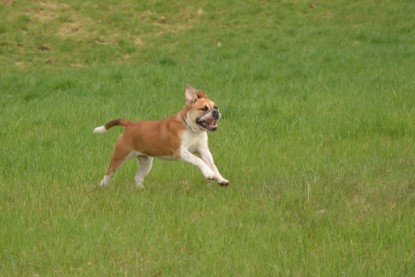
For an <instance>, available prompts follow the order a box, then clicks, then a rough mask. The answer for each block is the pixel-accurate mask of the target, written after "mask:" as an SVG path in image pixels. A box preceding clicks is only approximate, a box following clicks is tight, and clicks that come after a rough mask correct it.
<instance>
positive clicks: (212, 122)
mask: <svg viewBox="0 0 415 277" xmlns="http://www.w3.org/2000/svg"><path fill="white" fill-rule="evenodd" d="M217 121H218V119H217V118H214V117H208V118H207V119H200V118H199V119H197V120H196V123H197V125H199V126H200V127H202V128H203V129H206V130H209V131H216V130H217V129H218V123H217Z"/></svg>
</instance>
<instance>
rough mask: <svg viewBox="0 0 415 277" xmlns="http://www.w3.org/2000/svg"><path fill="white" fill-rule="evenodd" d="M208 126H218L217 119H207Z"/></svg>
mask: <svg viewBox="0 0 415 277" xmlns="http://www.w3.org/2000/svg"><path fill="white" fill-rule="evenodd" d="M205 122H206V124H208V125H209V126H216V119H215V118H213V117H210V118H208V119H206V121H205Z"/></svg>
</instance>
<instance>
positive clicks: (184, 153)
mask: <svg viewBox="0 0 415 277" xmlns="http://www.w3.org/2000/svg"><path fill="white" fill-rule="evenodd" d="M180 159H181V160H182V161H185V162H188V163H191V164H193V165H195V166H197V167H198V168H199V169H200V171H202V174H203V176H205V178H206V179H209V180H214V179H215V177H216V174H215V172H214V171H213V170H212V169H211V168H210V167H209V166H208V165H207V164H206V163H205V162H204V161H203V160H202V159H200V158H199V157H197V156H195V155H193V154H192V153H190V152H189V151H188V150H186V149H181V151H180Z"/></svg>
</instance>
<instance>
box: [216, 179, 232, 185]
mask: <svg viewBox="0 0 415 277" xmlns="http://www.w3.org/2000/svg"><path fill="white" fill-rule="evenodd" d="M217 182H218V184H219V185H221V186H222V187H226V186H228V185H229V184H230V182H229V180H226V179H221V180H217Z"/></svg>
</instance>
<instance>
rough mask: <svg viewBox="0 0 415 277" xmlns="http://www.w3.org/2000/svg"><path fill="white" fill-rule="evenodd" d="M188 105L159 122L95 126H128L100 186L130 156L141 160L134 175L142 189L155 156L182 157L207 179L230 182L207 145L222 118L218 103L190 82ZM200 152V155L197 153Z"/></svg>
mask: <svg viewBox="0 0 415 277" xmlns="http://www.w3.org/2000/svg"><path fill="white" fill-rule="evenodd" d="M185 99H186V104H185V106H184V107H183V109H182V110H181V111H180V112H178V113H177V114H175V115H173V116H170V117H168V118H165V119H163V120H160V121H139V122H136V123H134V122H132V121H129V120H125V119H115V120H111V121H109V122H107V123H106V124H105V125H103V126H100V127H97V128H95V129H94V133H105V132H107V131H108V130H109V129H111V128H112V127H114V126H122V127H124V128H125V131H124V133H123V134H121V135H120V137H119V138H118V141H117V143H116V145H115V148H114V152H113V155H112V159H111V163H110V165H109V167H108V169H107V171H106V173H105V176H104V178H103V179H102V181H101V183H100V186H101V187H106V186H108V185H109V183H110V180H111V177H112V175H113V174H114V173H115V171H116V170H117V169H119V168H120V167H121V166H122V165H123V163H124V162H126V161H127V160H129V159H130V158H133V157H136V158H137V159H138V171H137V174H136V176H135V178H134V180H135V184H136V186H137V188H143V187H144V186H143V181H144V178H145V177H146V176H147V175H148V173H150V170H151V167H152V164H153V158H159V159H165V160H181V161H185V162H188V163H190V164H193V165H195V166H197V167H198V168H199V169H200V171H201V172H202V174H203V176H204V177H205V178H206V179H208V180H215V181H216V182H217V183H218V184H220V185H221V186H227V185H229V181H228V180H226V179H225V178H223V177H222V175H221V174H220V173H219V170H218V168H217V167H216V165H215V163H214V161H213V157H212V154H211V152H210V150H209V147H208V136H207V132H208V131H212V132H213V131H216V130H217V128H218V120H219V119H220V118H221V113H220V112H219V109H218V107H217V106H216V104H215V103H214V102H213V101H212V100H211V99H209V98H208V96H207V95H206V94H205V93H204V92H203V91H201V90H198V89H195V88H193V87H192V86H191V85H189V84H188V85H187V86H186V89H185ZM196 152H197V153H199V155H200V157H198V156H196V155H194V153H196Z"/></svg>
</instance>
